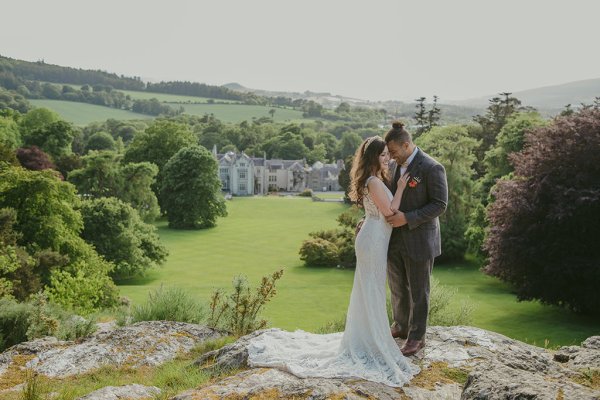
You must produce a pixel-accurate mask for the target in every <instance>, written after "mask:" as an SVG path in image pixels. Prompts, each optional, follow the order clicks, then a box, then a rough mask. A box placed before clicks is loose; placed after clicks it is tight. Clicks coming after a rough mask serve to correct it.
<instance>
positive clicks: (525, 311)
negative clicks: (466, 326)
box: [433, 262, 600, 347]
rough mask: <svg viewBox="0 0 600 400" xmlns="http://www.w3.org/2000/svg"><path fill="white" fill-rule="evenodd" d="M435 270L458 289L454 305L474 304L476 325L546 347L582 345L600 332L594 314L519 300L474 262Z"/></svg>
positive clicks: (445, 281) (436, 275)
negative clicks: (577, 312)
mask: <svg viewBox="0 0 600 400" xmlns="http://www.w3.org/2000/svg"><path fill="white" fill-rule="evenodd" d="M433 271H434V272H433V276H435V277H436V278H437V279H438V280H439V281H440V282H441V283H442V284H443V285H447V286H449V287H452V288H455V289H457V290H458V292H457V295H456V303H455V304H454V306H457V305H458V304H459V303H460V301H463V300H467V301H469V302H470V303H471V304H472V305H473V306H474V310H473V323H472V325H474V326H478V327H481V328H484V329H489V330H492V331H495V332H498V333H501V334H503V335H506V336H509V337H512V338H515V339H519V340H522V341H525V342H527V343H532V344H536V345H538V346H542V347H544V346H549V347H555V346H558V345H569V344H579V343H580V342H581V341H583V340H584V339H586V338H588V337H590V336H592V335H598V334H600V321H598V320H597V319H594V318H592V317H586V316H582V315H577V314H574V313H572V312H570V311H568V310H566V309H563V308H560V307H554V306H546V305H542V304H540V303H539V302H537V301H522V302H519V301H517V297H516V296H515V295H514V294H513V293H512V291H511V289H510V287H509V285H507V284H505V283H503V282H501V281H500V280H498V279H496V278H494V277H491V276H488V275H485V274H484V273H483V272H481V271H480V270H479V266H478V265H476V264H474V263H468V262H465V263H461V264H451V265H436V266H434V268H433Z"/></svg>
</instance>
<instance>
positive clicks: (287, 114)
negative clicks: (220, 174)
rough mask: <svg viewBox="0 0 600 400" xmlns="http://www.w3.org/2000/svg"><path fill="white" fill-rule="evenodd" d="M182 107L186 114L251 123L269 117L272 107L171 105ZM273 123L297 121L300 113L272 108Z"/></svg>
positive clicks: (224, 120)
mask: <svg viewBox="0 0 600 400" xmlns="http://www.w3.org/2000/svg"><path fill="white" fill-rule="evenodd" d="M180 105H181V106H183V108H184V109H185V113H186V114H191V115H204V114H214V115H215V117H217V118H218V119H220V120H221V121H223V122H234V123H235V122H242V121H251V120H252V118H253V117H254V118H260V117H270V116H271V115H270V114H269V110H270V109H271V108H273V107H267V106H251V105H246V104H172V106H173V107H175V108H177V107H179V106H180ZM274 110H275V114H274V116H273V117H274V119H275V121H297V120H300V119H302V112H301V111H297V110H290V109H287V108H274Z"/></svg>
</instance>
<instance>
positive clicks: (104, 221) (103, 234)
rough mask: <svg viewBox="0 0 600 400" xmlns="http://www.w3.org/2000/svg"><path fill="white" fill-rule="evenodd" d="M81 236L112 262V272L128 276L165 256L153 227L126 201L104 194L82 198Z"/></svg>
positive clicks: (137, 273)
mask: <svg viewBox="0 0 600 400" xmlns="http://www.w3.org/2000/svg"><path fill="white" fill-rule="evenodd" d="M81 214H82V216H83V225H84V228H83V232H82V237H83V238H84V239H85V240H86V241H87V242H88V243H91V244H93V245H94V247H95V248H96V251H97V252H98V253H100V254H101V255H102V256H104V258H106V259H107V260H108V261H112V262H113V263H114V264H115V269H114V270H113V271H112V276H113V277H116V278H129V277H132V276H136V275H142V274H143V273H144V272H145V271H146V270H148V269H150V268H153V267H155V266H158V265H160V264H162V263H163V262H164V261H165V259H166V256H167V250H166V248H165V247H164V246H163V245H161V244H160V240H159V238H158V234H157V232H156V227H154V226H153V225H149V224H146V223H144V222H143V221H142V219H141V218H140V216H139V214H138V212H137V211H136V210H135V209H134V208H133V207H131V206H130V205H129V204H127V203H125V202H123V201H121V200H119V199H117V198H114V197H105V198H98V199H91V200H85V201H83V204H82V207H81Z"/></svg>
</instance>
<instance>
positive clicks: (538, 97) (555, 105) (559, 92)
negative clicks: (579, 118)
mask: <svg viewBox="0 0 600 400" xmlns="http://www.w3.org/2000/svg"><path fill="white" fill-rule="evenodd" d="M512 95H513V96H514V97H516V98H518V99H519V100H521V102H522V104H523V105H525V106H532V107H535V108H537V109H539V110H558V109H562V108H564V106H566V105H567V104H571V105H572V106H574V107H575V106H578V105H580V104H581V103H585V104H591V103H593V102H594V98H595V97H597V96H600V78H598V79H587V80H583V81H575V82H569V83H563V84H560V85H553V86H545V87H541V88H535V89H529V90H523V91H520V92H514V93H513V94H512ZM496 96H498V94H494V95H489V96H483V97H476V98H472V99H467V100H461V101H452V102H451V103H452V104H457V105H464V106H472V107H487V105H488V101H489V99H491V98H492V97H496Z"/></svg>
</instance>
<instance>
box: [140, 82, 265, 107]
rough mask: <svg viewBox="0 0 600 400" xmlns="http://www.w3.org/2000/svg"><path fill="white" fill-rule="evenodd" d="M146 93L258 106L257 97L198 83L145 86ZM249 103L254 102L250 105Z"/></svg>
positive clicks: (163, 83)
mask: <svg viewBox="0 0 600 400" xmlns="http://www.w3.org/2000/svg"><path fill="white" fill-rule="evenodd" d="M146 91H148V92H156V93H169V94H180V95H185V96H196V97H208V98H214V99H223V100H237V101H241V102H244V103H248V104H260V103H261V101H259V96H255V95H252V94H245V93H239V92H234V91H233V90H230V89H228V88H226V87H222V86H211V85H206V84H204V83H198V82H187V81H186V82H181V81H173V82H159V83H150V82H148V84H147V85H146ZM251 101H256V103H252V102H251Z"/></svg>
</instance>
